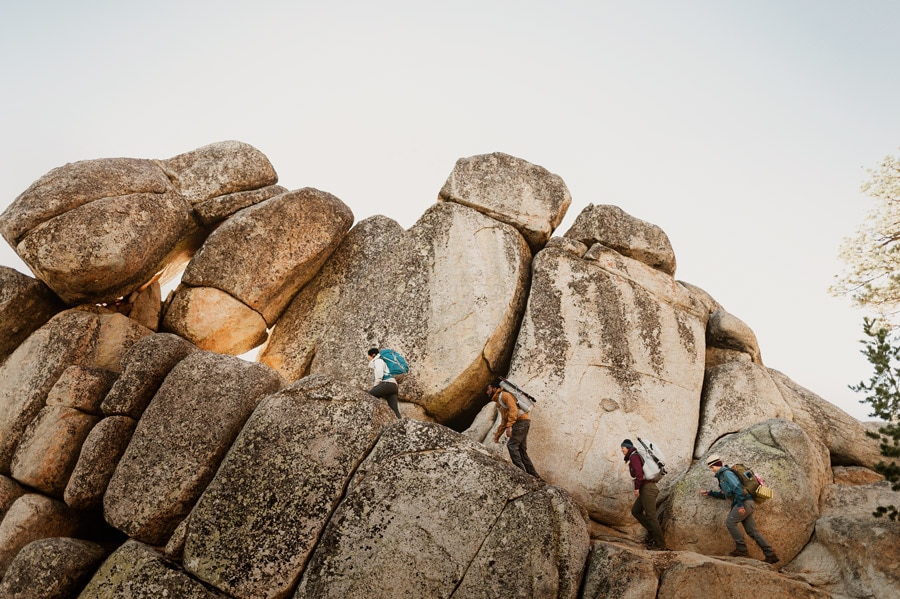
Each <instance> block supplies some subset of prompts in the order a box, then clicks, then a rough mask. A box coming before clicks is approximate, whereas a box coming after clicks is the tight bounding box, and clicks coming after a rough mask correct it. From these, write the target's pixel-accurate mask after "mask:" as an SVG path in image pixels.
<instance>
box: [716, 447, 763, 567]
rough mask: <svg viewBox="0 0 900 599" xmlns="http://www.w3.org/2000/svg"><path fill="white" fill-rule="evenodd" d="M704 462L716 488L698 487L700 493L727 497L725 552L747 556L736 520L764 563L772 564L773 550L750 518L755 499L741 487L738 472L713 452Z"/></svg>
mask: <svg viewBox="0 0 900 599" xmlns="http://www.w3.org/2000/svg"><path fill="white" fill-rule="evenodd" d="M706 465H707V466H708V467H709V469H710V470H712V471H713V474H714V475H715V477H716V480H718V481H719V489H720V490H719V491H707V490H705V489H704V490H701V491H700V494H701V495H707V496H709V497H715V498H716V499H730V500H731V510H730V511H729V512H728V516H727V517H726V518H725V526H726V527H727V528H728V532H729V533H731V538H733V539H734V544H735V548H734V551H732V552H731V553H729V554H728V555H730V556H732V557H747V556H748V555H750V554H749V553H748V552H747V542H746V541H745V540H744V534H743V533H742V532H741V530H740V529H739V528H738V523H741V524H742V525H743V526H744V530H745V531H747V534H748V535H750V538H751V539H753V541H754V542H755V543H756V544H757V545H759V548H760V549H762V551H763V554H765V556H766V558H765V561H766V563H769V564H774V563H777V562H778V561H779V559H778V556H777V555H775V551H774V550H773V549H772V547H770V546H769V543H768V542H766V540H765V538H763V536H762V534H760V532H759V530H757V528H756V521H755V520H754V519H753V512H754V511H755V510H756V502H754V501H753V496H752V495H751V494H750V493H747V492H746V491H745V490H744V487H743V486H742V485H741V481H740V479H739V478H738V475H737V474H735V473H734V472H732V470H731V468H729V467H728V466H726V465H725V464H724V462H723V461H722V458H721V457H720V456H719V455H717V454H713V455H711V456H709V457H708V458H707V459H706Z"/></svg>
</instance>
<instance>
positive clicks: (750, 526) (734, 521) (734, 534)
mask: <svg viewBox="0 0 900 599" xmlns="http://www.w3.org/2000/svg"><path fill="white" fill-rule="evenodd" d="M754 511H756V503H754V502H753V501H752V500H747V501H745V502H744V513H743V515H742V514H741V513H740V512H739V511H738V506H736V505H734V506H732V507H731V511H730V512H728V517H727V518H725V526H727V527H728V532H730V533H731V538H732V539H734V545H735V547H736V548H737V549H738V551H746V550H747V542H746V541H745V540H744V533H742V532H741V529H740V528H738V523H740V524H743V526H744V530H746V531H747V534H748V535H750V538H751V539H753V540H754V541H755V542H756V544H757V545H759V548H760V549H762V550H763V553H764V554H766V555H771V554H772V553H773V551H772V548H771V547H770V546H769V544H768V543H767V542H766V540H765V539H764V538H763V536H762V535H761V534H759V530H757V529H756V521H755V520H754V519H753V512H754Z"/></svg>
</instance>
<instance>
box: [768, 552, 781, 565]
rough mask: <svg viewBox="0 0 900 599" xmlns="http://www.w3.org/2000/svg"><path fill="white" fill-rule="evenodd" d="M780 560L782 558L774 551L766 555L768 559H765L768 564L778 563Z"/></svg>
mask: <svg viewBox="0 0 900 599" xmlns="http://www.w3.org/2000/svg"><path fill="white" fill-rule="evenodd" d="M780 561H781V560H780V559H778V556H777V555H775V554H774V553H770V554H769V555H767V556H766V560H765V562H766V563H767V564H776V563H778V562H780Z"/></svg>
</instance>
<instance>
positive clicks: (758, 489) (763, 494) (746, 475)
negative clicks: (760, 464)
mask: <svg viewBox="0 0 900 599" xmlns="http://www.w3.org/2000/svg"><path fill="white" fill-rule="evenodd" d="M728 468H729V470H731V471H732V472H734V473H735V474H736V475H737V477H738V480H739V481H741V487H743V488H744V493H746V494H747V495H750V496H751V497H752V498H753V500H754V501H756V502H757V503H762V502H764V501H766V500H768V499H771V498H772V496H773V495H774V493H773V492H772V489H771V488H770V487H767V486H765V485H764V484H762V479H761V478H760V477H759V476H757V475H756V473H754V472H753V470H751V469H750V468H748V467H747V466H745V465H744V464H732V465H731V466H729V467H728Z"/></svg>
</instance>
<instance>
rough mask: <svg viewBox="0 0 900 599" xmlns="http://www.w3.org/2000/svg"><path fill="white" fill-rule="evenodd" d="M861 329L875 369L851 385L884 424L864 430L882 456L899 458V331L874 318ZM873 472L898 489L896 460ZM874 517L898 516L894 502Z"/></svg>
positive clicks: (866, 352)
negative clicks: (877, 427)
mask: <svg viewBox="0 0 900 599" xmlns="http://www.w3.org/2000/svg"><path fill="white" fill-rule="evenodd" d="M863 332H864V333H865V334H866V336H867V337H868V339H864V340H862V341H861V343H862V344H863V346H864V349H862V350H861V352H862V354H863V355H864V356H866V359H867V360H868V361H869V363H870V364H872V366H873V367H874V369H875V372H874V373H873V374H872V376H871V378H870V379H869V382H868V383H867V382H865V381H862V382H860V383H859V384H858V385H850V388H851V389H852V390H853V391H856V392H862V393H865V394H866V397H865V399H862V400H860V403H867V404H869V405H870V406H871V407H872V413H871V414H870V416H874V417H877V418H881V419H882V420H885V421H886V424H885V425H884V426H882V427H880V428H879V429H878V432H877V433H866V434H868V435H869V436H871V437H873V438H875V439H878V441H879V443H880V448H881V455H883V456H885V457H886V458H894V459H896V458H900V334H898V333H896V329H893V332H892V329H891V328H890V327H888V326H887V325H885V324H884V323H882V322H879V321H877V320H873V319H869V318H864V319H863ZM874 468H875V471H876V472H879V473H881V474H883V475H884V477H885V479H887V480H888V481H890V482H891V483H893V484H892V488H893V490H894V491H898V490H900V466H898V465H897V463H896V462H895V461H893V460H892V461H891V462H884V461H881V462H878V463H877V464H875V465H874ZM874 515H875V516H878V517H881V516H885V515H886V516H888V518H890V519H891V520H898V519H900V512H898V509H897V507H895V506H893V505H889V506H879V507H878V509H877V510H876V511H875V513H874Z"/></svg>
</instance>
